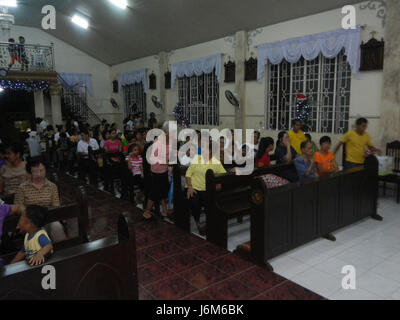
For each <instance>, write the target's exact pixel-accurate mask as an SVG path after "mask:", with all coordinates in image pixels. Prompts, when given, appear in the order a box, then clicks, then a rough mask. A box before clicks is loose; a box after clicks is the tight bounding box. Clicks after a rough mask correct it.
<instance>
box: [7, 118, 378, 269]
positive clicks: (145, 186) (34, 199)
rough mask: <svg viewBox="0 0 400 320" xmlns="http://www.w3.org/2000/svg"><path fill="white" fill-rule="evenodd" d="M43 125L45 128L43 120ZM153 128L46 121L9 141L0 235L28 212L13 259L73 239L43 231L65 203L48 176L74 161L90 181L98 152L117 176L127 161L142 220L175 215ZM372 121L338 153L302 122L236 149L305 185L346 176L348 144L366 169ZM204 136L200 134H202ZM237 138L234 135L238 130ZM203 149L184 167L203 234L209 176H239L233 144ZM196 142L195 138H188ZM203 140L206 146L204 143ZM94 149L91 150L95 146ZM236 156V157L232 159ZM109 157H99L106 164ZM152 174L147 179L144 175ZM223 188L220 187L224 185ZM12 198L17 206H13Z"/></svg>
mask: <svg viewBox="0 0 400 320" xmlns="http://www.w3.org/2000/svg"><path fill="white" fill-rule="evenodd" d="M43 122H44V123H43ZM148 124H149V127H147V128H145V127H144V122H143V121H142V119H141V117H140V115H132V116H130V117H129V118H127V119H125V120H124V129H123V131H120V130H119V129H118V126H117V125H116V124H115V123H112V124H109V123H108V122H107V121H106V120H104V121H102V123H100V124H98V125H96V126H94V127H90V126H89V125H88V124H82V123H79V121H76V120H71V121H69V122H68V123H67V125H66V126H64V125H58V126H57V132H55V130H54V127H53V126H51V125H48V124H47V123H46V122H45V121H44V120H43V119H39V120H38V126H37V128H39V130H38V131H37V132H33V131H31V132H30V133H29V137H28V138H27V139H26V144H25V148H24V145H23V144H21V143H18V142H9V143H7V141H3V142H5V144H4V143H2V144H0V198H2V199H8V201H6V202H7V203H12V204H11V205H8V204H4V203H2V204H1V205H0V232H1V229H2V227H1V224H2V222H3V221H4V218H5V217H6V216H7V215H10V214H21V215H22V216H21V219H20V223H19V227H20V230H21V231H23V232H26V233H27V235H26V237H25V240H24V248H23V250H22V251H21V252H20V253H18V255H17V256H16V257H15V259H14V261H13V262H17V261H20V260H21V259H23V258H28V259H29V261H30V262H31V264H38V263H41V262H42V261H43V257H44V256H45V255H46V254H49V253H51V251H52V245H51V240H50V239H52V240H53V241H54V240H55V239H57V240H60V239H64V238H65V237H66V233H65V226H63V225H62V224H60V223H52V224H51V225H48V226H46V227H45V228H43V227H44V222H43V221H45V218H44V217H45V215H46V210H45V209H42V208H49V207H58V206H60V196H59V190H58V188H57V186H56V185H55V184H54V183H52V182H50V181H49V180H48V179H47V174H46V168H47V167H48V166H52V167H58V168H59V169H60V170H62V171H64V172H68V173H69V174H72V175H74V174H75V172H74V170H76V166H75V164H76V163H77V164H78V165H79V166H78V167H79V169H80V170H79V172H81V173H82V175H83V176H81V178H86V176H85V174H86V173H87V172H88V171H89V169H88V168H89V154H90V150H91V151H92V152H96V151H102V153H100V152H99V153H98V154H99V155H101V154H103V155H104V154H105V155H108V156H109V160H110V167H111V168H114V169H115V170H116V172H118V170H120V168H121V165H122V164H124V165H126V166H127V168H128V169H129V172H130V175H129V177H125V178H126V179H127V180H128V181H129V185H130V186H133V187H137V189H138V190H139V191H140V192H139V194H138V197H137V198H136V203H139V202H143V199H144V198H147V203H144V206H143V210H144V212H143V218H144V219H145V220H147V221H149V220H152V219H153V214H152V209H153V207H154V205H155V204H159V205H160V206H161V208H162V210H161V214H162V216H163V217H168V216H169V215H170V214H171V211H170V210H169V208H168V199H169V200H171V192H173V188H172V184H171V181H172V177H171V170H170V169H171V166H170V164H169V163H168V161H165V162H163V161H159V160H157V159H158V158H157V156H158V154H160V152H166V157H165V159H168V150H169V145H170V144H171V141H170V137H169V134H170V127H169V123H168V122H167V123H165V124H164V125H163V126H162V127H160V128H161V129H162V130H163V132H164V133H165V139H158V138H157V137H156V138H155V139H154V141H150V142H147V141H146V135H147V133H148V131H149V130H150V128H155V127H157V120H156V119H155V116H154V114H152V115H151V116H150V120H149V122H148ZM367 125H368V121H367V120H366V119H364V118H361V119H358V120H357V122H356V126H355V129H354V130H350V131H349V132H348V133H346V135H345V136H344V137H343V138H342V139H341V141H340V143H339V144H338V145H337V146H336V147H335V149H334V150H333V152H332V151H331V148H332V141H331V138H330V137H329V136H323V137H322V138H321V139H320V141H319V146H317V145H316V144H315V143H314V142H313V141H312V138H311V136H310V135H307V134H305V133H304V132H303V131H302V123H301V121H300V120H298V119H296V120H294V121H293V123H292V129H291V130H290V131H289V132H286V131H282V132H280V133H279V134H278V140H277V142H276V144H275V141H274V139H273V138H271V137H261V134H260V132H255V135H254V143H253V144H250V145H249V144H245V145H243V146H239V145H237V144H236V143H232V153H233V151H234V148H238V149H239V150H240V148H241V150H242V154H243V156H245V155H246V154H248V152H249V149H251V148H253V151H254V155H255V156H254V165H255V169H256V170H257V169H262V168H268V167H269V166H271V164H272V162H273V160H271V155H274V160H275V161H276V165H281V164H291V163H293V164H294V166H293V169H288V170H286V171H284V172H282V173H281V174H280V177H279V178H281V179H283V180H285V181H287V183H294V182H297V181H300V182H304V181H307V180H309V179H314V178H317V177H324V176H327V175H330V174H332V173H335V172H337V171H339V165H338V163H337V161H336V160H335V154H336V153H337V152H338V151H339V149H340V147H341V146H342V145H343V144H345V145H346V159H345V162H344V163H345V164H344V168H343V169H345V170H347V169H351V168H356V167H359V166H363V164H364V161H365V158H366V157H367V156H368V155H369V154H371V153H380V152H381V151H380V150H379V149H377V148H376V147H374V146H373V144H372V141H371V138H370V136H369V134H368V133H367V131H366V130H367ZM197 133H198V134H200V132H197ZM232 135H233V137H232V141H233V139H234V132H233V131H232ZM198 139H199V140H198V148H197V152H196V154H195V155H192V156H190V154H189V151H188V153H187V154H185V155H184V157H181V158H180V160H181V163H180V165H182V166H186V167H187V171H186V174H185V194H186V198H187V200H188V204H189V208H190V210H191V213H192V215H193V217H194V220H195V222H196V224H197V227H198V230H199V233H200V234H204V233H205V228H206V226H205V224H204V223H201V222H200V216H201V213H202V209H203V208H206V205H207V204H206V193H205V191H206V172H207V171H208V170H210V169H211V170H213V171H214V173H215V174H224V173H226V172H232V168H234V167H235V164H234V161H233V166H226V165H225V163H227V162H229V161H226V160H231V162H232V154H231V155H229V154H230V153H229V152H228V153H226V145H227V144H226V139H225V138H221V140H220V157H219V159H217V157H214V156H213V150H215V141H213V140H211V139H210V140H208V142H207V143H206V144H204V141H201V139H200V135H199V136H198ZM188 140H189V139H188ZM43 143H45V145H46V150H47V152H46V155H47V158H45V157H43V156H41V151H42V149H41V144H43ZM202 143H203V144H202ZM150 146H153V156H155V157H156V158H155V159H156V160H155V161H153V160H154V159H152V161H150V162H149V161H147V159H146V154H147V150H148V148H149V147H150ZM89 148H90V149H89ZM227 156H229V157H231V159H226V157H227ZM103 160H104V158H103V157H102V156H99V157H98V158H97V161H98V164H99V167H101V161H103ZM146 172H147V174H148V179H147V182H146V181H145V180H146V179H145V173H146ZM217 188H221V186H217ZM10 199H11V201H10Z"/></svg>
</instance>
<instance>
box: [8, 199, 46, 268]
mask: <svg viewBox="0 0 400 320" xmlns="http://www.w3.org/2000/svg"><path fill="white" fill-rule="evenodd" d="M46 216H47V209H46V208H45V207H40V206H28V207H27V208H26V210H25V212H23V213H22V215H21V218H20V219H19V222H18V228H19V229H20V230H21V231H23V232H26V234H25V239H24V245H23V247H22V249H21V251H20V252H18V253H17V255H16V256H15V258H14V259H13V260H12V261H11V264H13V263H16V262H19V261H22V260H23V259H26V260H27V261H28V263H29V264H30V265H31V266H38V265H41V264H43V263H44V262H45V256H46V255H48V254H49V253H52V252H53V245H52V243H51V240H50V238H49V236H48V234H47V232H46V231H45V230H44V229H42V228H43V226H44V225H45V222H46Z"/></svg>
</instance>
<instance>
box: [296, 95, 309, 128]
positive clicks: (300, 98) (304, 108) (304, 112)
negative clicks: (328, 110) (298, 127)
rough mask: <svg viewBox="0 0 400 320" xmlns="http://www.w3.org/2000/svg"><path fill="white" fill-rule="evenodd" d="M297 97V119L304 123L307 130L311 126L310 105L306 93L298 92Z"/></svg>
mask: <svg viewBox="0 0 400 320" xmlns="http://www.w3.org/2000/svg"><path fill="white" fill-rule="evenodd" d="M296 98H297V104H296V119H299V120H300V121H301V122H302V123H303V131H306V132H307V131H309V128H310V126H309V125H310V106H309V105H308V101H307V97H306V96H305V95H303V94H298V95H297V97H296Z"/></svg>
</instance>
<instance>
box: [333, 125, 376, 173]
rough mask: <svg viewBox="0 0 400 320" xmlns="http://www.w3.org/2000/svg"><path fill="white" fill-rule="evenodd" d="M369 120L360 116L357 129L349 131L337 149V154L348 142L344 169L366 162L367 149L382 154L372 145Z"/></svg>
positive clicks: (359, 165)
mask: <svg viewBox="0 0 400 320" xmlns="http://www.w3.org/2000/svg"><path fill="white" fill-rule="evenodd" d="M367 127H368V120H367V119H365V118H360V119H358V120H357V122H356V129H355V130H350V131H349V132H347V133H346V134H345V135H344V137H343V138H342V140H340V142H339V144H338V145H337V147H336V149H335V154H336V153H337V152H338V151H339V149H340V147H341V146H342V145H343V144H346V159H345V164H344V170H349V169H352V168H357V167H361V166H363V165H364V162H365V157H366V155H365V152H366V151H367V150H369V151H371V152H373V153H378V154H380V153H381V151H380V150H379V149H377V148H375V147H374V146H373V145H372V141H371V137H370V135H369V134H368V133H367Z"/></svg>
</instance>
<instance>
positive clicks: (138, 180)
mask: <svg viewBox="0 0 400 320" xmlns="http://www.w3.org/2000/svg"><path fill="white" fill-rule="evenodd" d="M128 152H129V156H128V157H127V158H126V162H127V163H128V168H129V170H130V171H131V172H132V176H131V177H130V181H129V182H130V183H129V185H130V186H132V187H133V186H134V185H137V186H139V188H140V190H141V191H143V189H144V184H143V179H144V174H143V159H142V156H141V155H140V149H139V146H138V145H137V144H132V145H131V146H130V147H129V150H128ZM132 191H133V190H132ZM132 193H133V192H132ZM138 198H140V197H139V196H138Z"/></svg>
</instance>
